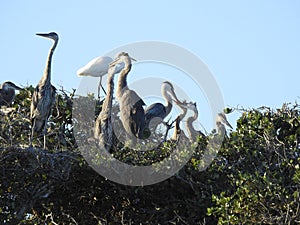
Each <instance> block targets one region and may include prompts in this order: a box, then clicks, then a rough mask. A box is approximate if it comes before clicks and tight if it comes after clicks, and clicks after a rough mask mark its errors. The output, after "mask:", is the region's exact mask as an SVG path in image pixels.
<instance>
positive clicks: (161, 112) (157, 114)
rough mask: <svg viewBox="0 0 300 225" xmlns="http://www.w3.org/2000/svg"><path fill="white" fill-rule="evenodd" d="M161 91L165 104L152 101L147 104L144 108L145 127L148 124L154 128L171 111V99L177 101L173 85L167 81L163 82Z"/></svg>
mask: <svg viewBox="0 0 300 225" xmlns="http://www.w3.org/2000/svg"><path fill="white" fill-rule="evenodd" d="M161 93H162V96H163V97H164V99H165V101H166V105H163V104H162V103H154V104H152V105H150V106H148V107H147V108H146V110H145V122H146V127H149V124H150V125H151V128H153V129H154V130H155V129H156V127H157V126H158V125H159V124H160V123H161V122H162V121H163V120H164V119H165V118H166V116H167V115H169V113H170V112H171V110H172V107H173V104H172V101H173V100H174V101H175V102H178V101H179V100H178V98H177V96H176V94H175V91H174V87H173V85H172V84H171V83H170V82H168V81H165V82H163V84H162V87H161Z"/></svg>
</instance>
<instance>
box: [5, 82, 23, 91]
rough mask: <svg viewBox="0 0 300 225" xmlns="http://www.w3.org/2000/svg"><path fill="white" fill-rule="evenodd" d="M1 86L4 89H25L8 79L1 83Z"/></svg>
mask: <svg viewBox="0 0 300 225" xmlns="http://www.w3.org/2000/svg"><path fill="white" fill-rule="evenodd" d="M1 88H2V89H4V90H8V89H14V90H23V88H20V87H18V86H17V85H15V84H14V83H13V82H10V81H6V82H4V83H3V84H2V85H1Z"/></svg>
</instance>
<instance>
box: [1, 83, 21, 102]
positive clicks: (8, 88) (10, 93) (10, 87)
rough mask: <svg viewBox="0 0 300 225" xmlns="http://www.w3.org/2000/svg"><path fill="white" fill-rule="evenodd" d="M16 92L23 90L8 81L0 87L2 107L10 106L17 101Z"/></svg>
mask: <svg viewBox="0 0 300 225" xmlns="http://www.w3.org/2000/svg"><path fill="white" fill-rule="evenodd" d="M15 90H22V88H20V87H18V86H17V85H15V84H14V83H12V82H10V81H6V82H4V83H3V84H1V85H0V107H1V106H3V105H5V106H9V105H10V104H11V103H12V102H13V101H14V99H15V95H16V93H15Z"/></svg>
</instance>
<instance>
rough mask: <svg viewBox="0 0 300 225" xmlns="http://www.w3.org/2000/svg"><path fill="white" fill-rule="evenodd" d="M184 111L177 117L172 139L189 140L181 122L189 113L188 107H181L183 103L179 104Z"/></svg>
mask: <svg viewBox="0 0 300 225" xmlns="http://www.w3.org/2000/svg"><path fill="white" fill-rule="evenodd" d="M178 106H179V107H180V109H181V110H182V112H181V113H180V114H179V115H178V116H177V117H176V119H175V126H174V132H173V135H172V137H171V140H172V141H178V140H184V141H185V140H187V137H186V135H185V133H184V131H183V130H182V129H181V128H180V122H181V121H182V120H183V118H184V117H185V115H186V113H187V108H184V107H181V105H179V104H178Z"/></svg>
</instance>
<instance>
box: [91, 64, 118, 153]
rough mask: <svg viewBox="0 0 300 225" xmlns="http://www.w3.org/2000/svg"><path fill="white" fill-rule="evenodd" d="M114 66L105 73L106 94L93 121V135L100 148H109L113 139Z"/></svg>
mask: <svg viewBox="0 0 300 225" xmlns="http://www.w3.org/2000/svg"><path fill="white" fill-rule="evenodd" d="M115 73H116V66H111V67H109V69H108V75H107V94H106V97H105V100H104V102H103V105H102V110H101V112H100V114H99V115H98V117H97V119H96V123H95V132H94V137H95V139H97V140H98V143H99V146H100V149H101V150H103V149H105V150H109V149H110V147H111V145H112V141H113V127H112V121H111V110H112V100H113V92H114V75H115Z"/></svg>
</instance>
